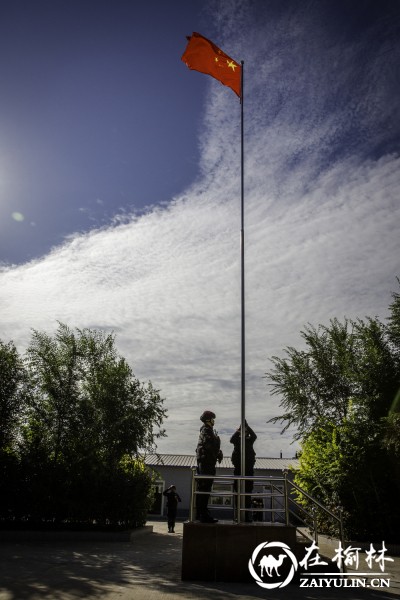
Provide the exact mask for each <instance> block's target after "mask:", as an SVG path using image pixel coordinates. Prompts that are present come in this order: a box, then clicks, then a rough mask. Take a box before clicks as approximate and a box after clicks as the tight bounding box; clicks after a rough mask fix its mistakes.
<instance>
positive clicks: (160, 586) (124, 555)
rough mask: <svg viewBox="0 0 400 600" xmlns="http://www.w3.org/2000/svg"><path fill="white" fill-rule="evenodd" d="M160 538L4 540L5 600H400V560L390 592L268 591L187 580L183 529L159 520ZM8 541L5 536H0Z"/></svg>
mask: <svg viewBox="0 0 400 600" xmlns="http://www.w3.org/2000/svg"><path fill="white" fill-rule="evenodd" d="M149 524H150V525H153V533H148V534H143V535H139V536H137V537H136V538H135V539H134V540H133V541H132V542H130V543H129V542H82V541H79V542H78V541H77V542H73V541H68V542H35V543H34V542H29V543H28V542H24V543H21V542H19V543H15V542H1V543H0V600H38V599H49V600H73V599H76V598H85V599H90V598H99V599H104V600H161V598H163V599H164V600H165V599H168V598H176V599H178V600H179V599H182V600H185V599H188V600H189V599H194V598H198V599H201V600H202V599H204V600H206V599H208V598H213V599H217V600H229V599H239V598H240V600H246V599H249V598H263V599H266V600H272V599H274V600H279V599H282V600H290V599H293V600H294V599H296V600H297V599H300V600H301V599H302V598H304V599H305V598H310V597H312V598H313V599H321V600H330V599H336V598H337V599H342V600H347V599H349V600H350V599H351V600H374V599H375V600H385V599H386V598H390V599H391V600H393V597H394V596H397V597H400V558H399V557H397V558H396V559H395V563H392V564H391V565H390V568H388V571H389V572H390V574H391V588H390V589H389V590H380V589H376V590H371V589H362V588H357V589H355V588H345V589H343V588H337V589H321V588H319V589H300V588H299V587H298V585H296V584H290V585H288V586H286V587H285V588H281V589H277V590H271V591H270V590H266V589H263V588H261V587H259V586H258V585H257V584H256V583H244V584H242V583H210V582H207V583H202V582H190V581H184V582H183V581H181V552H182V523H177V527H176V531H177V533H176V534H168V533H167V525H166V523H159V522H152V523H149ZM0 535H1V534H0Z"/></svg>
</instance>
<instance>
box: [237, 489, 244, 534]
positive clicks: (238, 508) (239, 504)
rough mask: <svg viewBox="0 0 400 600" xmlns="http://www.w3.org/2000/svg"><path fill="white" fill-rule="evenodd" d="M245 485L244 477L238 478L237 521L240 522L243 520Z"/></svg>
mask: <svg viewBox="0 0 400 600" xmlns="http://www.w3.org/2000/svg"><path fill="white" fill-rule="evenodd" d="M242 485H243V479H238V481H237V492H238V495H237V522H238V524H240V523H241V522H242V510H241V508H242V491H243V488H242Z"/></svg>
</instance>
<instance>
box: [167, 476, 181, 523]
mask: <svg viewBox="0 0 400 600" xmlns="http://www.w3.org/2000/svg"><path fill="white" fill-rule="evenodd" d="M163 496H166V498H167V519H168V533H175V521H176V511H177V509H178V502H182V500H181V499H180V496H179V494H177V493H176V487H175V486H174V485H170V486H169V488H167V489H166V490H165V491H164V492H163Z"/></svg>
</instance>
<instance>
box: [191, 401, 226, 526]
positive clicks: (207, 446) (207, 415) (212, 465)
mask: <svg viewBox="0 0 400 600" xmlns="http://www.w3.org/2000/svg"><path fill="white" fill-rule="evenodd" d="M215 418H216V417H215V413H213V412H212V411H210V410H206V411H204V412H203V414H202V415H201V417H200V421H202V422H203V426H202V427H201V429H200V435H199V441H198V443H197V448H196V458H197V473H198V474H199V475H215V474H216V463H217V461H218V462H219V463H220V462H221V461H222V458H223V454H222V451H221V440H220V439H219V436H218V435H217V433H216V431H215V430H214V420H215ZM212 484H213V479H211V478H210V479H199V480H198V482H197V491H199V492H208V493H204V494H198V495H197V497H196V508H197V518H198V519H199V520H200V521H201V522H202V523H217V522H218V519H214V518H213V517H212V516H211V515H210V513H209V512H208V508H207V505H208V500H209V497H210V492H211V488H212Z"/></svg>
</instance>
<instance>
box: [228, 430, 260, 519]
mask: <svg viewBox="0 0 400 600" xmlns="http://www.w3.org/2000/svg"><path fill="white" fill-rule="evenodd" d="M241 439H242V433H241V425H240V426H239V427H238V429H237V430H236V431H235V433H234V434H233V435H232V437H231V444H233V452H232V463H233V466H234V471H233V474H234V475H241V474H242V473H241V464H242V455H241ZM256 439H257V436H256V434H255V433H254V431H253V430H252V428H251V427H249V425H248V424H247V421H245V471H244V474H245V475H248V476H252V475H254V465H255V462H256V453H255V451H254V448H253V445H254V442H255V441H256ZM237 489H238V488H237V481H235V484H234V490H235V491H237ZM252 491H253V482H252V481H246V482H245V493H246V494H251V492H252ZM244 507H245V508H246V509H249V508H251V496H245V502H244ZM245 520H246V521H248V522H251V521H252V516H251V512H249V511H245Z"/></svg>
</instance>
